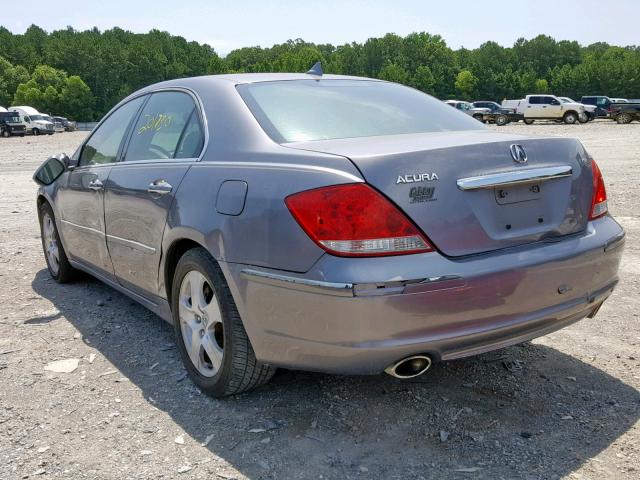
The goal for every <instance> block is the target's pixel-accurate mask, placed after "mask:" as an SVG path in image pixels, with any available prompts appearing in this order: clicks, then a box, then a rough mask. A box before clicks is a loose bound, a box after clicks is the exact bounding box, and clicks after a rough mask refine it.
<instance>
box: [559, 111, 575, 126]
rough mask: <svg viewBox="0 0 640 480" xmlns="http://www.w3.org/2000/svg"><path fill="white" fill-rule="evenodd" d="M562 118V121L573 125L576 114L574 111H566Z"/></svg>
mask: <svg viewBox="0 0 640 480" xmlns="http://www.w3.org/2000/svg"><path fill="white" fill-rule="evenodd" d="M562 120H564V123H566V124H567V125H573V124H574V123H576V122H577V121H578V115H577V114H576V113H575V112H567V113H565V114H564V117H562Z"/></svg>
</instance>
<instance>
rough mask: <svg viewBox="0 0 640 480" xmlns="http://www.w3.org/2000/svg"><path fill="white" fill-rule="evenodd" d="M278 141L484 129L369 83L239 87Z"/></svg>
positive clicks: (410, 93) (440, 106)
mask: <svg viewBox="0 0 640 480" xmlns="http://www.w3.org/2000/svg"><path fill="white" fill-rule="evenodd" d="M238 91H239V92H240V95H241V96H242V98H243V99H244V100H245V102H246V103H247V105H248V106H249V108H250V110H251V112H252V113H253V114H254V116H255V117H256V119H257V120H258V122H259V123H260V125H261V126H262V128H263V129H264V130H265V131H266V132H267V134H269V136H271V138H273V139H274V140H275V141H277V142H280V143H284V142H298V141H312V140H328V139H336V138H355V137H370V136H381V135H399V134H406V133H424V132H444V131H460V130H479V129H480V130H481V129H484V128H485V127H484V126H482V124H480V123H479V122H477V121H476V120H474V119H473V118H471V117H469V116H467V115H461V114H460V113H459V112H456V111H454V110H452V109H451V108H450V107H449V106H448V105H446V104H444V103H442V102H441V101H439V100H437V99H435V98H433V97H430V96H429V95H426V94H424V93H422V92H419V91H417V90H414V89H412V88H408V87H404V86H402V85H398V84H394V83H387V82H376V81H369V80H297V81H274V82H260V83H253V84H245V85H239V86H238Z"/></svg>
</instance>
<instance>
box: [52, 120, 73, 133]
mask: <svg viewBox="0 0 640 480" xmlns="http://www.w3.org/2000/svg"><path fill="white" fill-rule="evenodd" d="M53 120H54V121H55V122H60V123H61V124H62V126H63V127H64V131H65V132H73V131H75V129H76V122H72V121H71V120H69V119H68V118H65V117H53Z"/></svg>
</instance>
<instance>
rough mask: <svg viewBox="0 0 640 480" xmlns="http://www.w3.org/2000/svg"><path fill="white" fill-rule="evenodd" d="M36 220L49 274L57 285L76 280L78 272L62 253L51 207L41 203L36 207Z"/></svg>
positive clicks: (65, 254) (63, 252)
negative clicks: (37, 219)
mask: <svg viewBox="0 0 640 480" xmlns="http://www.w3.org/2000/svg"><path fill="white" fill-rule="evenodd" d="M38 218H39V220H40V234H41V238H42V250H43V252H44V258H45V260H46V261H47V269H48V270H49V274H50V275H51V277H52V278H53V279H54V280H55V281H56V282H58V283H68V282H70V281H72V280H73V279H75V278H76V276H77V273H78V271H77V270H76V269H75V268H73V267H72V266H71V264H70V263H69V259H68V258H67V253H66V252H65V251H64V247H63V245H62V242H61V241H60V235H58V227H57V226H56V217H55V215H54V214H53V209H52V208H51V205H49V204H48V203H47V202H43V203H42V204H41V205H40V206H39V207H38Z"/></svg>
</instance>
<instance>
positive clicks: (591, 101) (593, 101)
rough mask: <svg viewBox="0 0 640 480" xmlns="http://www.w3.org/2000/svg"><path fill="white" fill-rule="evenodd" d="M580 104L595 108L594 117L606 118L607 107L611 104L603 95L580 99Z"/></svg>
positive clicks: (607, 113) (607, 114)
mask: <svg viewBox="0 0 640 480" xmlns="http://www.w3.org/2000/svg"><path fill="white" fill-rule="evenodd" d="M580 103H583V104H585V105H594V106H595V107H596V116H598V117H608V116H609V114H610V113H611V112H610V109H609V107H611V104H612V103H613V102H612V101H611V99H610V98H609V97H605V96H603V95H589V96H586V97H582V98H581V99H580Z"/></svg>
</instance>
